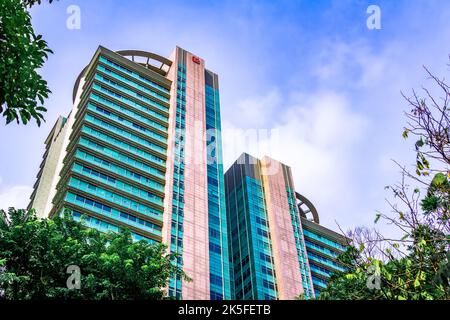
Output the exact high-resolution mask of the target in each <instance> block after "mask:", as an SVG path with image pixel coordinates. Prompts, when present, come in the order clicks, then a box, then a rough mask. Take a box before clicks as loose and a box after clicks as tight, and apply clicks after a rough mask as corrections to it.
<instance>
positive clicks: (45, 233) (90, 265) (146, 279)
mask: <svg viewBox="0 0 450 320" xmlns="http://www.w3.org/2000/svg"><path fill="white" fill-rule="evenodd" d="M8 216H9V217H8ZM175 258H176V256H175V255H173V254H167V253H166V247H165V246H164V245H163V244H149V243H147V242H145V241H143V240H141V241H139V242H133V240H132V237H131V234H130V232H129V231H122V232H120V233H108V234H106V233H101V232H99V231H97V230H95V229H91V228H87V227H85V226H84V225H83V224H82V223H79V222H77V221H74V220H73V219H72V218H71V216H70V214H69V213H66V215H64V216H63V217H55V218H54V219H38V218H36V216H35V214H34V211H33V210H31V211H26V210H15V209H14V208H10V209H9V211H8V215H7V214H6V213H5V212H4V211H3V210H1V211H0V295H2V294H3V298H6V299H89V300H105V299H108V300H117V299H163V298H164V292H163V288H164V287H165V286H166V284H167V281H168V278H169V277H170V276H172V275H175V276H176V275H179V276H182V277H184V278H185V279H186V280H189V279H188V278H187V277H186V275H185V274H184V273H183V272H182V270H181V269H179V268H177V267H175V266H174V264H173V263H172V262H173V260H174V259H175ZM69 265H76V266H78V267H79V268H80V269H81V289H80V290H76V289H68V288H67V285H66V282H67V279H68V277H69V276H70V274H67V267H68V266H69ZM2 292H3V293H2Z"/></svg>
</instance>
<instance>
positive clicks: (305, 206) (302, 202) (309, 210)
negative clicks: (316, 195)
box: [295, 192, 320, 224]
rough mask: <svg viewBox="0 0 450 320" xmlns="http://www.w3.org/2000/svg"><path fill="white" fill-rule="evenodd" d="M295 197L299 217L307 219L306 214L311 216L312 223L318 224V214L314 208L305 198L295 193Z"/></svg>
mask: <svg viewBox="0 0 450 320" xmlns="http://www.w3.org/2000/svg"><path fill="white" fill-rule="evenodd" d="M295 197H296V198H297V200H298V201H297V208H298V211H300V216H302V217H303V218H307V214H312V218H313V221H314V222H315V223H317V224H319V221H320V220H319V213H318V212H317V209H316V207H314V205H313V204H312V202H311V201H309V200H308V199H307V198H306V197H305V196H303V195H301V194H300V193H298V192H296V193H295Z"/></svg>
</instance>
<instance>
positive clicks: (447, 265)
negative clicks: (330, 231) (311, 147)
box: [320, 68, 450, 300]
mask: <svg viewBox="0 0 450 320" xmlns="http://www.w3.org/2000/svg"><path fill="white" fill-rule="evenodd" d="M425 70H426V72H427V75H428V76H429V78H430V79H431V81H433V83H434V84H435V86H436V88H434V89H437V90H438V91H436V90H434V91H433V92H440V93H441V96H440V97H439V98H436V97H434V96H433V95H432V94H431V91H429V90H428V89H426V88H424V93H425V97H423V98H421V97H419V96H418V95H417V93H416V92H415V91H413V94H412V96H411V97H407V96H404V97H405V98H406V100H407V102H408V103H409V105H410V107H411V110H410V111H409V112H407V113H406V117H407V119H408V121H407V126H406V127H405V129H404V132H403V137H404V138H408V137H414V138H415V139H416V142H415V149H416V166H415V168H414V169H415V170H414V172H412V173H411V172H409V171H408V170H407V169H406V168H405V167H403V166H400V168H401V172H402V179H401V182H399V183H398V184H396V185H394V186H389V187H387V189H389V190H390V191H392V193H393V196H394V198H395V199H396V200H397V202H398V203H394V204H391V203H390V204H391V208H392V214H389V215H386V214H382V213H378V214H377V216H376V220H375V221H376V222H378V221H386V222H388V223H389V224H390V225H392V226H395V227H396V228H397V229H398V230H399V233H400V234H402V235H403V236H402V237H401V238H399V239H392V238H389V237H385V236H383V235H382V234H380V233H379V232H377V231H376V230H369V229H367V228H359V229H357V230H355V231H353V232H351V233H349V235H348V236H349V237H350V238H351V239H352V243H351V246H350V247H349V249H348V250H347V252H346V253H345V254H344V255H342V256H341V257H339V259H340V260H341V261H342V262H343V263H344V264H345V265H346V266H347V268H348V270H347V272H343V273H340V274H336V275H334V276H333V277H332V278H331V280H330V282H329V286H328V288H327V289H326V290H324V291H322V293H321V296H320V299H398V300H404V299H450V251H449V249H450V182H449V179H450V132H449V130H450V121H449V120H450V118H449V116H450V113H449V109H448V107H449V105H448V104H449V101H450V87H449V86H448V85H447V84H446V83H445V82H444V81H443V80H440V79H439V78H438V77H436V76H434V75H433V74H432V73H431V72H429V71H428V69H426V68H425ZM411 185H414V188H412V187H411Z"/></svg>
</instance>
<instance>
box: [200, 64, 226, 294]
mask: <svg viewBox="0 0 450 320" xmlns="http://www.w3.org/2000/svg"><path fill="white" fill-rule="evenodd" d="M205 109H206V110H205V111H206V113H205V115H206V152H207V175H208V182H207V188H208V233H209V270H210V275H209V276H210V299H211V300H223V299H230V298H231V286H230V263H229V257H228V234H227V218H226V204H225V184H224V173H223V159H222V138H221V124H220V103H219V90H218V77H217V75H216V74H214V73H212V72H210V71H208V70H205Z"/></svg>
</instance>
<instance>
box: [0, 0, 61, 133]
mask: <svg viewBox="0 0 450 320" xmlns="http://www.w3.org/2000/svg"><path fill="white" fill-rule="evenodd" d="M40 2H41V1H40V0H39V1H36V0H25V1H20V0H2V1H0V114H3V116H4V117H6V123H7V124H8V123H11V122H12V121H16V122H17V123H20V122H22V123H23V124H27V123H28V122H29V121H30V120H31V119H32V118H33V119H34V120H35V121H36V123H37V124H38V126H39V125H40V124H41V122H42V121H43V120H44V116H43V113H44V112H46V111H47V110H46V108H44V106H43V104H44V100H45V99H46V98H48V96H49V93H50V90H49V88H48V86H47V82H46V81H45V80H44V79H43V78H42V77H41V75H39V74H38V69H40V68H41V67H42V66H43V65H44V62H45V60H46V59H48V54H49V53H53V52H52V51H51V50H50V49H49V48H48V47H47V43H46V42H45V41H44V40H43V39H42V36H41V35H36V34H35V32H34V30H33V26H32V24H31V16H30V13H29V12H28V11H27V9H26V7H27V6H32V5H33V4H35V3H40ZM49 2H52V1H49Z"/></svg>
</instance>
